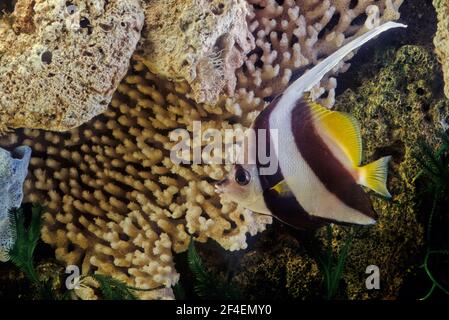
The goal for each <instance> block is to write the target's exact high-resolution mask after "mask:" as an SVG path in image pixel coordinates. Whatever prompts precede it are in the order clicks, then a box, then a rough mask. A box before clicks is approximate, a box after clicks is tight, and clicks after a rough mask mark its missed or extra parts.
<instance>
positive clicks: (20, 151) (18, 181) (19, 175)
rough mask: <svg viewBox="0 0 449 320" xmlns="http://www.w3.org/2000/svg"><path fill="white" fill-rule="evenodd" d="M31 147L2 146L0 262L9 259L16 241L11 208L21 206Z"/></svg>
mask: <svg viewBox="0 0 449 320" xmlns="http://www.w3.org/2000/svg"><path fill="white" fill-rule="evenodd" d="M30 157H31V149H30V148H29V147H27V146H24V147H17V148H15V149H14V150H13V151H12V152H9V151H6V150H4V149H2V148H0V262H5V261H8V260H9V257H8V252H9V250H10V249H11V248H12V247H13V245H14V242H15V226H14V224H13V223H12V221H11V209H14V208H19V207H20V205H21V204H22V199H23V190H22V189H23V182H24V181H25V178H26V176H27V174H28V164H29V162H30Z"/></svg>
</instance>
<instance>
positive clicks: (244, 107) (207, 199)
mask: <svg viewBox="0 0 449 320" xmlns="http://www.w3.org/2000/svg"><path fill="white" fill-rule="evenodd" d="M350 2H351V1H346V0H340V1H334V2H329V1H316V0H309V1H299V0H298V1H296V2H295V1H291V0H285V1H284V2H283V5H278V4H277V3H275V2H274V1H257V2H256V1H251V3H252V4H253V5H252V7H253V8H252V9H253V10H254V12H253V14H252V16H251V18H250V19H251V23H250V30H251V31H252V33H253V34H254V35H255V37H256V38H257V39H258V40H257V46H258V49H256V51H254V52H253V53H252V54H251V55H250V58H249V61H248V62H247V63H246V65H245V66H244V67H243V68H242V69H241V70H240V71H239V72H238V82H237V95H236V97H235V98H226V97H221V98H220V101H219V102H218V103H217V104H216V105H208V104H198V103H194V102H193V101H192V100H190V99H188V98H187V96H188V95H189V94H190V93H191V88H190V87H189V85H188V84H187V83H186V82H169V81H164V80H162V79H161V78H160V77H158V76H155V75H154V74H153V73H151V72H149V71H148V70H147V69H146V67H145V65H144V64H143V62H141V61H134V62H133V67H132V70H131V71H130V73H129V75H128V76H127V77H126V78H125V79H124V81H123V82H122V84H121V85H120V86H119V88H118V92H117V94H116V95H115V98H114V99H113V100H112V103H111V106H110V108H109V109H108V110H107V111H106V112H105V113H104V114H103V115H101V116H99V117H97V118H96V119H93V120H92V121H90V122H89V123H87V124H85V125H83V126H81V127H79V128H77V129H74V130H72V131H70V132H68V133H63V134H60V133H51V132H44V131H39V130H30V129H25V130H18V131H17V132H15V133H14V134H9V135H7V136H5V137H4V138H3V139H2V141H1V145H8V146H15V145H18V144H25V145H29V146H31V147H32V148H33V152H34V156H33V158H32V160H31V174H30V175H29V177H28V180H27V181H26V183H25V190H26V197H27V198H26V200H27V201H31V202H41V203H43V204H45V205H46V207H47V212H46V213H45V214H44V220H45V221H44V228H43V232H42V238H43V240H44V241H45V242H47V243H49V244H51V245H53V246H54V247H55V249H56V257H57V259H58V260H61V261H64V262H65V263H66V264H75V265H80V266H82V271H83V273H84V274H86V273H89V272H99V273H103V274H108V275H112V276H114V277H116V278H117V279H119V280H122V281H124V282H126V283H127V284H129V285H133V286H137V287H141V288H156V287H158V286H160V285H161V284H162V285H165V286H167V287H170V286H172V285H173V284H175V283H176V282H177V280H178V278H179V275H178V274H177V272H176V270H175V266H174V262H173V256H172V255H173V251H174V252H182V251H184V250H186V248H187V246H188V243H189V239H190V235H193V236H194V237H195V239H196V240H198V241H201V242H204V241H206V240H207V239H209V238H210V239H213V240H215V241H217V242H218V243H219V244H220V245H221V246H223V247H224V248H225V249H229V250H238V249H242V248H246V245H247V244H246V236H247V234H251V235H254V234H256V233H258V232H261V231H263V230H265V228H266V225H267V224H269V223H271V218H270V217H267V216H261V215H257V214H253V213H251V212H249V211H244V210H241V209H239V208H236V207H235V206H234V205H232V204H228V203H220V200H219V198H218V197H217V195H216V194H215V192H214V188H213V185H212V184H213V182H214V180H217V179H222V178H223V177H224V176H225V174H226V169H229V168H227V167H226V166H225V167H223V166H221V165H218V164H201V165H200V164H192V165H175V164H174V163H173V162H172V161H171V160H170V150H171V148H172V147H173V145H174V144H175V142H173V141H170V139H169V135H170V132H172V131H173V130H174V129H178V128H185V129H187V130H188V131H189V132H192V130H193V128H192V122H193V121H194V120H199V121H202V129H203V132H204V131H205V130H207V129H208V128H214V129H218V130H225V129H244V128H245V127H247V126H249V125H250V124H251V122H252V120H253V119H254V117H255V116H256V115H257V113H258V112H259V111H260V110H261V108H262V107H263V106H264V105H265V101H264V98H267V96H269V95H272V94H274V93H275V92H277V91H279V90H282V88H284V87H285V86H286V85H287V82H288V80H289V77H288V76H287V74H288V73H290V72H291V73H292V74H293V73H295V72H296V73H303V72H304V71H305V70H306V68H308V67H310V65H312V64H315V63H316V62H317V60H318V59H320V58H322V57H323V56H324V55H325V54H327V53H329V52H331V51H332V50H333V49H332V48H334V49H335V48H337V47H338V46H339V45H341V44H343V42H344V40H342V41H338V42H336V41H335V39H334V38H333V37H336V38H338V39H342V36H340V35H338V34H337V32H335V33H332V32H331V31H332V30H333V26H332V21H331V20H332V19H331V18H332V16H333V15H334V14H336V12H347V11H348V12H353V13H352V14H350V15H349V16H350V17H352V18H354V19H355V18H356V15H357V14H359V13H360V16H361V19H362V21H360V22H358V20H352V22H353V23H352V25H351V26H348V29H350V30H351V32H350V35H348V36H351V35H354V34H356V33H357V32H358V30H361V31H360V32H363V30H366V25H365V24H364V22H365V20H364V17H365V14H364V12H365V11H368V13H367V16H368V21H367V25H368V26H370V25H377V24H379V23H380V21H381V19H391V18H397V16H398V15H397V12H396V11H395V9H397V6H398V5H399V4H400V1H399V2H396V3H393V2H392V1H391V0H385V1H358V4H356V7H355V8H357V9H354V8H352V9H351V8H350ZM332 3H333V5H332ZM351 3H353V2H351ZM370 4H376V5H379V7H373V6H370ZM351 10H352V11H351ZM393 11H394V13H395V14H393ZM312 13H314V14H312ZM341 16H343V17H344V15H341ZM342 23H343V22H342ZM337 25H339V24H337ZM264 26H266V28H267V31H268V30H269V31H274V30H276V31H278V32H271V34H269V33H268V32H267V33H266V34H267V35H266V36H263V35H262V33H263V32H264V29H265V27H264ZM343 26H344V25H342V26H341V27H340V28H341V29H342V30H343ZM328 29H329V30H328ZM282 30H284V31H282ZM295 30H296V31H295ZM317 30H320V31H319V34H318V35H317V34H316V31H317ZM298 32H300V33H299V34H298V36H296V35H295V34H294V33H298ZM342 32H343V31H342ZM278 34H280V35H281V37H280V39H281V41H276V36H275V35H278ZM331 34H333V35H331ZM317 37H318V38H317ZM295 39H300V42H298V43H300V44H301V47H298V46H299V44H298V45H295V43H297V42H296V41H297V40H295ZM268 40H271V41H272V42H273V48H270V47H269V44H268V42H266V41H268ZM326 42H331V43H333V44H329V48H327V49H320V48H325V47H326V45H325V43H326ZM264 43H265V44H264ZM302 43H304V45H302ZM306 44H307V45H306ZM290 46H291V47H292V48H293V49H292V50H293V51H290V50H289V49H288V48H289V47H290ZM261 49H262V50H261ZM320 50H321V51H320ZM315 51H317V52H319V54H315V53H314V52H315ZM299 53H300V54H301V55H300V56H301V57H302V56H304V57H307V59H308V60H307V61H306V60H305V59H303V58H301V57H300V56H299V55H298V54H299ZM289 54H291V57H289ZM277 55H278V56H277ZM280 56H282V57H284V58H283V59H286V61H287V62H288V63H287V62H286V63H281V64H279V63H278V59H279V57H280ZM138 60H140V59H138ZM296 61H298V64H295V63H296ZM276 69H278V72H274V71H275V70H276ZM289 70H290V71H289ZM257 79H259V80H257ZM275 83H279V85H278V86H276V88H274V84H275ZM330 83H332V86H330V87H329V86H328V85H326V84H325V85H323V88H331V87H332V88H333V87H335V81H330ZM270 87H271V89H267V90H262V89H261V88H270ZM332 90H333V89H331V93H330V94H329V95H328V101H329V103H328V105H331V104H332V102H333V98H332V96H333V94H332ZM318 95H319V94H316V95H315V96H318ZM202 143H206V142H204V141H203V142H202ZM169 291H170V290H158V291H153V292H149V293H142V294H143V296H144V297H145V298H170V297H172V296H171V294H170V292H169Z"/></svg>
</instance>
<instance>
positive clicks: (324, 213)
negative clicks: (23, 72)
mask: <svg viewBox="0 0 449 320" xmlns="http://www.w3.org/2000/svg"><path fill="white" fill-rule="evenodd" d="M295 104H296V101H285V100H283V99H281V101H279V104H278V108H276V109H275V110H274V111H273V112H272V114H271V117H270V128H278V130H279V133H278V134H279V141H282V144H281V147H280V148H279V146H278V145H275V151H276V154H277V156H278V159H279V166H280V168H281V170H282V173H283V175H284V178H285V180H286V182H287V184H288V186H289V188H290V189H291V191H292V192H293V194H294V195H295V197H296V199H297V200H298V202H299V203H300V204H301V206H302V207H303V208H304V210H306V211H307V212H308V213H309V214H310V215H313V216H317V217H321V218H325V219H330V220H335V221H340V222H347V223H356V224H373V223H375V220H374V219H372V218H370V217H368V216H366V215H364V214H363V213H361V212H359V211H357V210H354V209H353V208H350V207H348V206H347V205H346V204H344V203H343V202H342V201H340V199H338V198H337V197H336V196H335V194H333V193H332V192H330V191H329V190H327V189H326V187H325V186H324V185H323V183H322V182H321V181H320V180H319V178H318V177H317V176H316V175H315V173H314V172H313V170H312V169H311V168H310V166H309V165H308V164H307V162H306V161H305V160H304V158H303V157H302V155H301V153H300V152H299V150H298V148H297V146H296V143H295V138H294V136H293V134H292V127H291V123H292V115H291V111H290V112H285V110H286V109H287V110H289V109H292V110H293V107H294V106H295ZM287 124H288V125H287ZM323 161H326V159H323Z"/></svg>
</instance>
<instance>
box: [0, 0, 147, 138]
mask: <svg viewBox="0 0 449 320" xmlns="http://www.w3.org/2000/svg"><path fill="white" fill-rule="evenodd" d="M143 20H144V14H143V10H142V8H141V5H140V1H139V0H111V1H104V0H93V1H86V0H73V1H70V2H69V1H66V0H18V1H17V3H16V6H15V9H14V12H13V13H12V14H10V15H5V16H4V17H3V18H2V19H0V129H2V130H5V129H7V128H23V127H24V128H39V129H47V130H56V131H64V130H69V129H72V128H74V127H77V126H79V125H81V124H83V123H85V122H87V121H88V120H90V119H92V118H93V117H94V116H96V115H98V114H100V113H102V112H103V111H105V110H106V108H107V106H108V104H109V102H110V100H111V98H112V95H113V93H114V92H115V90H116V88H117V86H118V84H119V83H120V81H121V80H122V78H123V77H124V76H125V74H126V71H127V70H128V67H129V62H130V58H131V55H132V53H133V52H134V50H135V48H136V45H137V42H138V41H139V39H140V32H141V29H142V27H143Z"/></svg>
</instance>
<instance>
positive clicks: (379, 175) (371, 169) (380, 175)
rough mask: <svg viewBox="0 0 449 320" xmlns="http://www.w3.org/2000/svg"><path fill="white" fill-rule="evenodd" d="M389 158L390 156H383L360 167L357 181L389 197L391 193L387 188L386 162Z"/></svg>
mask: <svg viewBox="0 0 449 320" xmlns="http://www.w3.org/2000/svg"><path fill="white" fill-rule="evenodd" d="M390 159H391V156H388V157H383V158H380V159H379V160H376V161H374V162H371V163H369V164H367V165H366V166H363V167H360V168H359V169H358V170H359V180H358V183H359V184H361V185H363V186H365V187H367V188H370V189H371V190H373V191H375V192H377V193H378V194H380V195H382V196H384V197H386V198H391V194H390V192H389V191H388V189H387V176H388V162H389V161H390Z"/></svg>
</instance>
